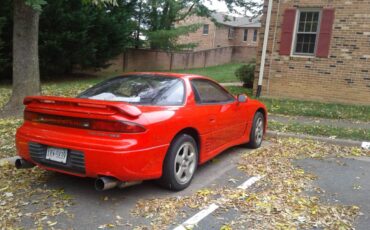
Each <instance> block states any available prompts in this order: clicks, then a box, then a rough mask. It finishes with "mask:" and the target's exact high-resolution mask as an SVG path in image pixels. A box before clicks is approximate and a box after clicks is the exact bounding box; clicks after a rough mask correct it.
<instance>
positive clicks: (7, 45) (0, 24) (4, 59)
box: [0, 0, 13, 79]
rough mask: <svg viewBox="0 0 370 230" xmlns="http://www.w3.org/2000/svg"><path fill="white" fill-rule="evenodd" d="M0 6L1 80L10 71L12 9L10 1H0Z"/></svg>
mask: <svg viewBox="0 0 370 230" xmlns="http://www.w3.org/2000/svg"><path fill="white" fill-rule="evenodd" d="M0 4H1V7H0V79H2V78H3V77H4V76H6V75H9V72H10V71H11V60H12V57H11V52H12V45H11V40H12V36H13V34H12V32H13V28H12V21H13V18H12V11H13V7H12V4H11V1H10V0H1V1H0Z"/></svg>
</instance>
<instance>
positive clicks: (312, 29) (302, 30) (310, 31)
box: [293, 9, 321, 55]
mask: <svg viewBox="0 0 370 230" xmlns="http://www.w3.org/2000/svg"><path fill="white" fill-rule="evenodd" d="M320 14H321V11H320V10H313V9H300V10H299V11H298V17H297V22H296V33H295V45H294V48H293V52H294V54H297V55H314V54H315V50H316V46H317V41H318V36H319V29H320V28H319V27H320V26H319V25H320Z"/></svg>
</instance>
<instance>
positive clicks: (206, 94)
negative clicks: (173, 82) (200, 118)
mask: <svg viewBox="0 0 370 230" xmlns="http://www.w3.org/2000/svg"><path fill="white" fill-rule="evenodd" d="M191 83H192V86H193V90H194V93H195V98H196V101H197V103H225V102H230V101H234V97H233V96H231V95H230V94H229V93H227V92H226V91H225V90H224V89H223V88H222V87H221V86H219V85H217V84H216V83H214V82H211V81H208V80H203V79H194V80H192V81H191Z"/></svg>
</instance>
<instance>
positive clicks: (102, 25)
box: [0, 0, 135, 79]
mask: <svg viewBox="0 0 370 230" xmlns="http://www.w3.org/2000/svg"><path fill="white" fill-rule="evenodd" d="M3 1H4V5H5V6H6V7H5V8H6V9H4V8H1V9H0V16H2V17H3V18H5V19H6V21H5V20H4V22H5V23H4V29H3V32H4V33H1V30H0V38H1V39H2V40H3V41H4V49H2V50H1V48H0V52H1V53H0V54H1V55H0V59H1V60H0V62H1V65H0V74H1V76H2V77H3V78H4V77H5V76H6V77H7V78H8V79H9V78H10V76H11V63H10V60H11V56H12V7H10V6H11V5H12V4H11V1H10V0H3ZM132 7H133V4H132V3H125V2H124V1H120V3H119V4H117V6H115V7H112V6H110V5H101V6H98V7H97V6H94V5H91V4H83V3H82V2H81V1H74V0H53V1H49V2H48V4H46V5H45V6H44V7H43V10H42V13H41V15H40V32H39V40H40V42H39V55H40V70H41V75H42V76H43V77H45V76H50V75H52V76H54V75H60V74H64V73H69V72H70V71H71V70H72V68H73V67H75V66H80V67H86V68H100V67H106V62H107V61H109V60H110V59H112V58H113V57H115V56H117V55H118V54H120V53H121V52H122V51H123V50H124V49H125V48H126V47H128V46H131V45H132V42H133V38H132V36H131V34H132V32H133V30H134V28H135V26H134V25H135V24H134V23H133V22H132V20H131V17H132V13H131V10H132ZM0 27H1V22H0ZM0 29H1V28H0ZM4 59H5V60H4Z"/></svg>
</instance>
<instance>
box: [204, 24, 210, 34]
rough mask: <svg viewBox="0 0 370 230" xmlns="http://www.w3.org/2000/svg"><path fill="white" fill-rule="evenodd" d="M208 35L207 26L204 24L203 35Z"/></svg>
mask: <svg viewBox="0 0 370 230" xmlns="http://www.w3.org/2000/svg"><path fill="white" fill-rule="evenodd" d="M208 33H209V25H208V24H204V25H203V35H208Z"/></svg>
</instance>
